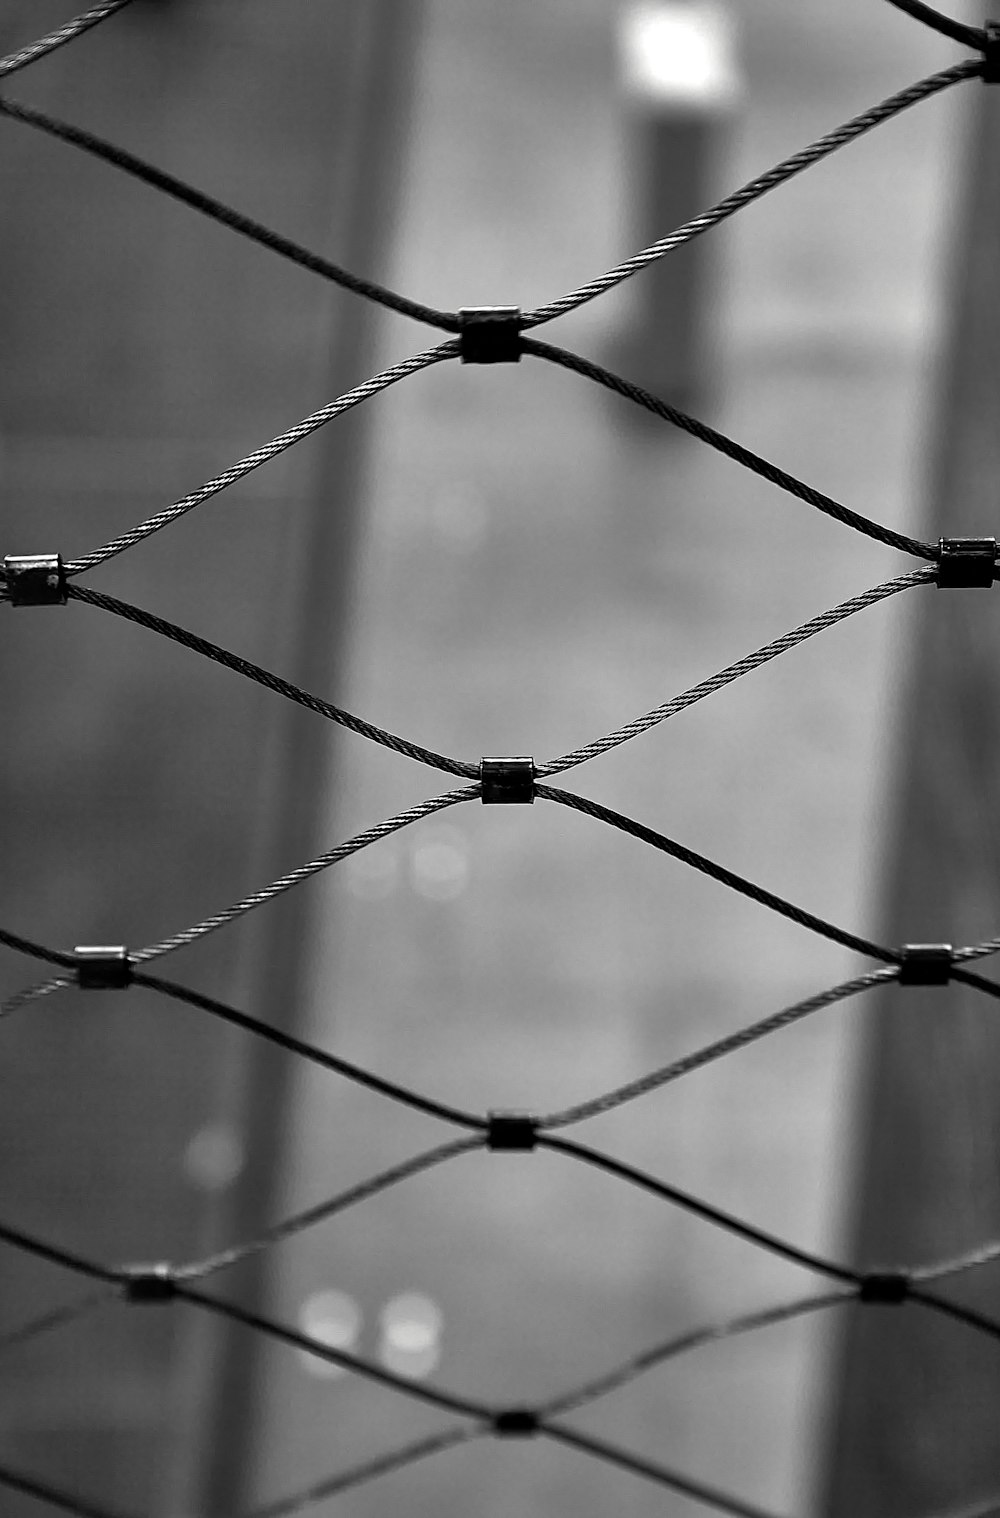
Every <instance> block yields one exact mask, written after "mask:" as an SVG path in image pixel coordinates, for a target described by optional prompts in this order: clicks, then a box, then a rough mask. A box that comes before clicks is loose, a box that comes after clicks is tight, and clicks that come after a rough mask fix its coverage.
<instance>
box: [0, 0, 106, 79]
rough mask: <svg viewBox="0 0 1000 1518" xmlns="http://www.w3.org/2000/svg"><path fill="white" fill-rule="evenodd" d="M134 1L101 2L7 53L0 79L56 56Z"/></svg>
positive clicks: (1, 64)
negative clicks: (41, 59)
mask: <svg viewBox="0 0 1000 1518" xmlns="http://www.w3.org/2000/svg"><path fill="white" fill-rule="evenodd" d="M131 3H132V0H98V3H97V4H96V5H92V6H91V7H90V9H89V10H85V11H81V13H80V15H79V16H74V17H73V18H72V19H71V20H70V21H64V22H63V24H62V26H57V27H54V28H53V30H52V31H51V32H48V33H47V34H46V36H44V37H39V38H38V40H37V41H36V42H29V43H28V44H27V45H26V46H25V47H21V48H18V49H17V51H16V52H13V53H8V54H7V55H6V57H4V58H0V79H7V78H9V77H10V75H11V74H16V73H17V71H18V70H19V69H23V68H26V67H27V66H28V64H29V63H35V62H37V60H38V59H39V58H44V57H45V56H46V54H48V53H54V52H55V50H56V48H57V47H63V46H64V44H65V43H67V42H72V41H73V40H74V38H76V37H80V36H82V35H83V33H84V32H88V31H89V30H90V28H91V27H92V26H97V24H98V22H100V21H106V20H107V19H108V17H109V16H113V15H114V14H115V11H120V10H123V9H124V7H125V6H126V5H131Z"/></svg>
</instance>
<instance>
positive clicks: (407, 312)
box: [0, 100, 459, 332]
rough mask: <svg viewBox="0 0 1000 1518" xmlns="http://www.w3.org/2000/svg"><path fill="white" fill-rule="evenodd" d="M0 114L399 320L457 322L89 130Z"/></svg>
mask: <svg viewBox="0 0 1000 1518" xmlns="http://www.w3.org/2000/svg"><path fill="white" fill-rule="evenodd" d="M0 115H4V116H9V117H11V119H12V120H14V121H21V122H23V123H24V124H25V125H26V126H31V127H35V128H36V129H37V130H38V131H40V132H45V133H46V134H47V135H48V136H50V137H56V138H58V139H59V140H60V141H62V142H68V143H71V144H72V145H73V147H75V148H80V149H81V150H82V151H83V152H85V153H90V154H92V155H93V157H95V158H100V159H103V160H104V162H105V163H110V164H113V165H114V167H115V168H117V169H122V170H123V171H124V172H125V173H126V174H130V175H131V176H132V178H133V179H138V180H141V181H142V183H143V184H148V185H152V187H153V188H154V189H156V190H159V191H161V192H162V193H163V194H164V195H168V196H169V197H170V198H171V199H172V200H179V201H182V202H183V204H184V205H187V206H190V207H191V208H192V209H193V210H195V211H200V212H201V213H202V215H204V216H208V217H209V218H210V219H211V220H212V221H217V222H219V223H221V225H222V226H224V227H229V228H230V230H231V231H233V232H238V233H239V234H240V236H241V237H246V238H249V239H250V241H251V242H256V243H260V244H261V246H262V247H265V248H270V249H271V251H272V252H273V253H277V254H279V255H280V256H281V257H282V258H287V259H289V260H290V261H291V262H292V263H296V264H299V265H301V267H302V268H304V269H308V270H309V271H310V273H312V274H318V275H319V276H320V277H321V278H322V279H328V280H330V281H331V282H332V283H333V284H335V285H340V286H342V287H343V289H345V290H352V291H353V292H354V293H355V294H356V295H363V296H364V297H365V298H366V299H367V300H372V301H375V302H377V303H378V304H379V305H380V306H386V307H388V308H389V310H390V311H397V312H399V314H400V315H401V316H411V317H412V318H413V319H414V321H419V322H425V323H426V324H427V325H428V326H430V327H439V328H441V329H442V330H443V331H446V332H457V331H458V330H459V320H458V316H457V314H456V313H455V312H452V311H436V310H435V309H434V308H433V306H425V305H423V303H422V302H420V301H416V300H410V299H408V298H407V296H405V295H398V294H397V293H396V291H395V290H389V289H387V288H386V286H385V285H380V284H376V283H375V281H374V280H370V279H362V278H360V276H358V275H357V274H351V273H350V272H349V271H348V270H347V269H342V268H341V267H340V265H339V264H335V263H333V262H331V260H330V259H328V258H323V257H321V256H320V254H318V253H313V252H310V250H309V249H308V248H304V247H302V245H301V244H300V243H297V242H293V241H292V239H291V238H290V237H283V236H282V235H281V233H280V232H275V231H273V230H272V229H271V228H270V227H266V226H264V225H263V224H262V223H261V222H259V221H254V220H253V218H252V217H250V216H244V215H243V213H242V212H241V211H236V210H234V209H233V207H232V206H227V205H224V204H223V202H222V201H221V200H216V198H215V197H214V196H213V195H206V194H205V193H204V192H203V191H202V190H196V189H195V188H194V186H193V185H189V184H187V183H185V181H184V180H182V179H177V178H175V177H174V175H173V174H167V173H165V172H164V170H163V169H158V168H155V167H154V165H153V164H149V163H146V162H144V160H143V159H141V158H137V157H136V156H135V154H134V153H130V152H128V150H127V149H126V148H120V147H118V146H117V145H116V144H115V143H112V142H106V141H105V140H104V139H103V138H102V137H97V136H95V134H94V133H93V132H87V131H84V130H83V128H82V127H78V126H73V125H72V124H71V123H70V122H67V121H59V120H57V119H56V117H54V116H49V115H46V114H45V113H44V112H43V111H36V110H33V109H32V108H31V107H30V106H26V105H22V104H20V103H19V102H16V101H13V100H0Z"/></svg>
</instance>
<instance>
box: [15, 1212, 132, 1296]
mask: <svg viewBox="0 0 1000 1518" xmlns="http://www.w3.org/2000/svg"><path fill="white" fill-rule="evenodd" d="M0 1244H9V1245H11V1247H12V1248H13V1249H22V1250H23V1251H24V1252H25V1254H30V1255H33V1256H34V1257H35V1259H38V1260H46V1261H47V1262H48V1263H49V1264H50V1265H59V1266H61V1267H62V1269H63V1270H71V1271H73V1272H74V1274H76V1275H78V1276H87V1277H89V1278H90V1280H92V1281H103V1282H104V1283H105V1284H107V1285H112V1286H120V1285H121V1284H122V1281H123V1280H124V1279H125V1275H124V1273H123V1272H122V1271H120V1270H115V1269H113V1268H112V1267H111V1266H109V1265H100V1264H98V1263H97V1261H96V1260H89V1259H87V1258H86V1257H85V1256H84V1255H80V1254H76V1253H75V1251H73V1250H71V1249H64V1248H63V1247H62V1245H61V1244H50V1243H47V1242H46V1241H45V1240H44V1239H39V1238H37V1237H36V1236H35V1235H34V1234H31V1233H25V1232H24V1230H23V1229H21V1228H14V1227H13V1226H12V1224H10V1223H5V1222H3V1221H0Z"/></svg>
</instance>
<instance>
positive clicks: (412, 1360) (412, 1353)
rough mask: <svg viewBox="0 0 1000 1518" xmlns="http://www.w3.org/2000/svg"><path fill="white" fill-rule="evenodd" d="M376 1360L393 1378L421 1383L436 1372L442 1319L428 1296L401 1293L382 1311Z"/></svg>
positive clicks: (439, 1354)
mask: <svg viewBox="0 0 1000 1518" xmlns="http://www.w3.org/2000/svg"><path fill="white" fill-rule="evenodd" d="M379 1322H380V1326H381V1330H382V1334H381V1339H380V1342H379V1359H380V1360H381V1361H382V1364H383V1365H384V1366H385V1367H386V1369H387V1370H391V1371H394V1372H395V1373H396V1375H397V1376H408V1377H409V1378H410V1379H411V1380H413V1381H421V1380H423V1379H424V1377H425V1376H429V1375H430V1374H431V1373H432V1371H434V1370H436V1368H437V1366H438V1364H439V1363H440V1360H441V1331H442V1328H443V1326H444V1316H443V1314H442V1312H441V1309H440V1307H439V1306H438V1305H437V1303H436V1302H435V1301H433V1300H432V1299H431V1298H430V1297H428V1296H424V1294H423V1293H422V1292H419V1291H404V1292H401V1293H400V1295H399V1296H397V1297H393V1298H392V1299H391V1300H390V1301H388V1302H387V1303H386V1304H385V1306H384V1307H383V1309H382V1313H381V1316H380V1319H379Z"/></svg>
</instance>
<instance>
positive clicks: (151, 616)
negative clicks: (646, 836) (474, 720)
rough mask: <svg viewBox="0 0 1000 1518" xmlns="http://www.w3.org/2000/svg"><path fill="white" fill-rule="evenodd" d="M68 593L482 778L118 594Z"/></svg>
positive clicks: (324, 712)
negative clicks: (116, 595)
mask: <svg viewBox="0 0 1000 1518" xmlns="http://www.w3.org/2000/svg"><path fill="white" fill-rule="evenodd" d="M66 589H67V594H68V595H69V597H70V599H71V600H74V601H83V602H85V603H86V604H87V605H88V606H96V607H99V608H100V610H101V611H107V612H111V613H112V614H113V615H114V616H116V617H123V618H125V620H126V621H128V622H135V623H136V624H137V625H138V626H139V627H145V628H147V629H148V630H149V631H150V632H155V633H159V634H160V636H161V637H164V638H169V639H170V641H171V642H173V643H180V644H181V645H182V646H183V647H184V648H189V649H191V650H192V651H193V652H194V653H196V654H201V655H202V656H203V657H204V658H206V659H210V660H211V661H212V662H213V663H214V664H222V665H223V666H224V667H225V668H226V669H231V670H234V671H235V672H236V674H238V675H243V676H244V677H245V678H246V679H247V680H253V681H255V682H256V684H257V685H262V686H264V688H265V689H266V690H270V691H274V692H275V694H276V695H279V696H285V697H286V698H287V699H288V700H289V701H294V702H295V703H296V704H297V705H298V706H304V707H305V708H306V710H307V711H311V712H316V714H317V715H318V716H320V717H326V718H327V719H328V720H329V721H330V722H335V723H337V725H338V726H339V727H345V728H347V729H348V731H349V732H352V733H357V734H358V735H359V737H362V738H368V739H370V740H371V742H372V743H378V744H381V746H382V747H383V748H388V749H392V750H393V751H394V752H395V753H397V754H403V755H404V756H405V757H406V758H407V759H415V760H416V761H417V762H418V763H419V764H426V765H428V766H429V767H430V768H431V769H436V770H443V771H444V772H445V773H446V774H449V775H461V776H463V777H464V778H465V779H467V780H473V779H478V778H479V766H478V765H477V764H470V763H468V762H467V761H465V760H461V759H450V758H449V757H448V756H447V755H446V754H437V753H435V752H434V751H433V750H432V749H429V748H424V747H423V746H422V745H421V744H419V743H411V742H410V741H409V739H408V738H400V737H399V736H398V735H397V734H396V733H390V732H388V731H387V730H386V729H385V728H381V727H376V725H375V724H374V723H373V722H366V721H365V720H364V718H363V717H355V716H354V715H353V714H352V713H351V712H348V711H345V710H344V709H343V707H340V706H334V705H333V703H332V702H330V701H324V700H323V698H322V697H321V696H314V695H312V694H311V692H309V691H305V690H302V688H301V687H300V686H298V685H296V684H294V682H293V681H291V680H285V679H283V678H282V677H281V676H280V675H276V674H273V673H272V672H271V671H270V670H267V669H263V668H262V667H261V666H260V665H259V664H254V663H253V662H252V660H250V659H245V658H243V656H242V655H241V654H234V653H230V651H229V650H228V649H225V648H220V646H219V645H218V644H217V643H212V642H210V641H209V640H208V639H207V638H202V637H199V635H198V634H197V633H192V632H189V631H188V630H187V628H184V627H178V626H177V624H176V623H175V622H168V621H167V619H166V618H165V617H160V616H157V615H156V614H155V613H154V612H149V611H144V610H143V609H142V608H141V607H139V606H132V605H130V604H129V602H127V601H119V600H118V599H117V598H116V597H115V596H109V595H105V594H104V592H103V591H99V590H91V589H90V587H89V586H86V585H68V586H67V587H66Z"/></svg>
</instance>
